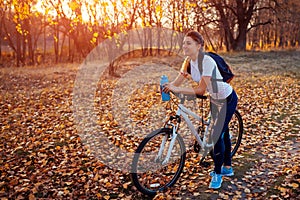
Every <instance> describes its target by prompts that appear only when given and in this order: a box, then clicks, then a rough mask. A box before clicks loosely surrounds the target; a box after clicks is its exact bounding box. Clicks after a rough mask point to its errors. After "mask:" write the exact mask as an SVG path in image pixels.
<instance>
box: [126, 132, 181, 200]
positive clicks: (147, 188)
mask: <svg viewBox="0 0 300 200" xmlns="http://www.w3.org/2000/svg"><path fill="white" fill-rule="evenodd" d="M166 135H168V137H170V136H171V135H172V129H171V128H161V129H158V130H156V131H153V132H152V133H150V134H149V135H147V136H146V138H144V139H143V140H142V142H141V143H140V144H139V146H138V148H137V150H136V151H135V154H134V157H133V161H132V166H131V167H132V171H131V179H132V182H133V184H134V186H135V187H136V188H137V189H138V190H139V191H140V192H142V193H143V194H145V195H148V196H155V195H156V193H157V192H158V191H164V190H166V189H167V188H168V187H171V186H172V185H174V184H175V183H176V181H177V180H178V178H179V177H180V174H181V172H182V170H183V168H184V163H185V158H186V148H185V144H184V141H183V139H182V137H181V136H180V135H179V134H177V137H176V142H175V145H174V147H173V149H172V153H171V157H170V161H169V163H168V164H167V165H165V166H162V160H164V159H160V160H159V161H157V159H155V158H154V157H155V155H157V153H154V152H156V151H157V150H158V149H159V147H160V144H162V137H164V136H166ZM158 139H160V140H158ZM169 142H170V138H169V139H168V140H167V142H166V144H168V143H169ZM166 146H167V148H166V149H165V150H166V151H167V150H168V145H166ZM177 151H180V152H177ZM165 153H166V152H163V155H164V154H165ZM173 156H178V158H174V157H173ZM145 161H146V162H147V163H145V164H144V162H145ZM148 162H149V163H148ZM143 164H144V165H143ZM177 165H178V166H177ZM176 166H177V168H176ZM159 167H160V168H159ZM145 169H146V170H145ZM147 170H149V171H147ZM164 170H169V171H167V172H164ZM148 173H149V174H148ZM154 173H157V175H156V176H155V174H154ZM147 178H150V180H147Z"/></svg>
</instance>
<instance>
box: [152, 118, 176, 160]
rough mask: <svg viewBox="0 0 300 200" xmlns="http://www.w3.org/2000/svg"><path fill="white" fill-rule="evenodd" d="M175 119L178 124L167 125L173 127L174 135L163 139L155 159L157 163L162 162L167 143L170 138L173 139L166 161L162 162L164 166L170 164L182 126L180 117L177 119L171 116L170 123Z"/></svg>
mask: <svg viewBox="0 0 300 200" xmlns="http://www.w3.org/2000/svg"><path fill="white" fill-rule="evenodd" d="M175 119H176V122H177V123H176V124H174V123H166V125H169V126H172V135H169V134H166V135H165V136H164V137H163V139H162V142H161V144H160V147H159V151H158V155H157V156H156V159H155V160H156V162H160V161H161V160H162V154H163V152H164V149H165V145H166V142H167V140H168V138H169V137H171V141H170V144H169V148H168V152H167V155H166V157H165V159H164V160H163V161H162V165H166V164H167V163H168V162H169V160H170V157H171V153H172V149H173V147H174V144H175V141H176V138H177V130H178V129H179V124H180V120H181V119H180V117H179V116H178V115H176V116H175V117H174V116H171V117H170V119H169V120H168V121H169V122H170V121H171V122H172V121H173V120H175Z"/></svg>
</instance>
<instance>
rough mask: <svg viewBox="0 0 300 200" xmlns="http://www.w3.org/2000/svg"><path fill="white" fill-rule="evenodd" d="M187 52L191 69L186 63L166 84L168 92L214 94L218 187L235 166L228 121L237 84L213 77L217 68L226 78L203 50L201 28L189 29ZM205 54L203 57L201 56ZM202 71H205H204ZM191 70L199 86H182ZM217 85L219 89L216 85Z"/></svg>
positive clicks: (214, 182) (215, 186)
mask: <svg viewBox="0 0 300 200" xmlns="http://www.w3.org/2000/svg"><path fill="white" fill-rule="evenodd" d="M182 48H183V52H184V55H185V56H188V57H189V59H190V70H189V72H188V71H187V69H186V67H184V66H185V65H183V67H182V69H181V71H180V73H179V75H178V76H177V77H176V79H175V80H174V81H173V82H171V83H169V84H166V85H164V92H170V91H173V92H175V93H183V94H190V95H193V94H199V95H204V93H205V92H206V91H207V92H208V93H209V95H210V107H211V114H212V117H211V123H210V127H209V128H210V130H211V131H210V134H211V138H212V141H213V143H214V144H215V145H214V149H213V155H214V156H213V160H214V171H213V172H212V173H210V175H211V176H212V179H211V182H210V185H209V188H213V189H218V188H220V187H221V184H222V176H233V174H234V173H233V169H232V167H231V154H230V153H231V141H230V137H229V129H228V124H229V121H230V120H231V118H232V115H233V114H234V111H235V109H236V106H237V99H238V98H237V95H236V93H235V91H234V90H233V88H232V87H231V86H230V85H229V84H228V83H226V82H223V81H216V82H214V81H213V80H212V76H213V70H214V69H216V73H215V72H214V76H216V77H215V78H216V79H222V76H221V74H220V72H219V70H218V68H217V65H216V62H215V61H214V60H213V59H212V58H211V57H210V56H208V55H205V54H204V52H203V48H204V40H203V38H202V36H201V34H200V33H198V32H197V31H189V32H188V33H187V34H186V35H185V37H184V40H183V46H182ZM201 56H202V57H201ZM198 59H199V60H200V59H203V61H202V66H201V67H202V70H199V66H198ZM200 71H202V73H200ZM189 73H190V75H191V76H192V79H193V80H194V81H196V82H197V83H198V85H197V87H195V88H185V87H180V85H181V83H182V82H183V80H184V79H185V77H186V76H187V75H188V74H189ZM215 86H216V87H217V90H215V88H216V87H215Z"/></svg>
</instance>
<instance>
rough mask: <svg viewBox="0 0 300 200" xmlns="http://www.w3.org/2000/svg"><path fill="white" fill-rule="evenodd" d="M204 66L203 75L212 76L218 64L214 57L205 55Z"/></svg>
mask: <svg viewBox="0 0 300 200" xmlns="http://www.w3.org/2000/svg"><path fill="white" fill-rule="evenodd" d="M202 67H203V71H202V76H212V72H213V69H214V68H215V67H217V64H216V62H215V61H214V59H213V58H212V57H210V56H207V55H205V56H204V58H203V62H202Z"/></svg>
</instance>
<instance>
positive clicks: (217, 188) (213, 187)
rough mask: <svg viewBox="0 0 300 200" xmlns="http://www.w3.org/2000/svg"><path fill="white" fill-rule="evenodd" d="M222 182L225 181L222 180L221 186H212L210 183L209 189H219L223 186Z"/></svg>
mask: <svg viewBox="0 0 300 200" xmlns="http://www.w3.org/2000/svg"><path fill="white" fill-rule="evenodd" d="M222 183H223V180H221V183H220V186H219V187H211V186H210V185H209V187H208V188H209V189H219V188H221V186H222Z"/></svg>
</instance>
